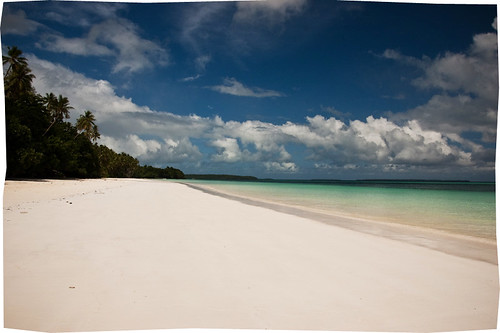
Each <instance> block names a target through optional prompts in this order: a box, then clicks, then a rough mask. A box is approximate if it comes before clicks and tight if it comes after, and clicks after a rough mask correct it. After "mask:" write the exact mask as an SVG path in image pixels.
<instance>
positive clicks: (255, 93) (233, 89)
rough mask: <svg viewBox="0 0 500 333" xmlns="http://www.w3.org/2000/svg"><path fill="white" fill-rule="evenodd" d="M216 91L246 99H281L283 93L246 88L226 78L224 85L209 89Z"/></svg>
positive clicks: (233, 79)
mask: <svg viewBox="0 0 500 333" xmlns="http://www.w3.org/2000/svg"><path fill="white" fill-rule="evenodd" d="M208 88H210V89H212V90H214V91H217V92H220V93H221V94H228V95H234V96H244V97H257V98H264V97H281V96H283V94H282V93H280V92H278V91H274V90H266V89H262V88H258V87H253V88H250V87H246V86H245V85H243V84H242V83H241V82H238V81H237V80H236V79H235V78H225V79H224V83H223V84H221V85H217V86H211V87H208Z"/></svg>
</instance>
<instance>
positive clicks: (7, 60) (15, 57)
mask: <svg viewBox="0 0 500 333" xmlns="http://www.w3.org/2000/svg"><path fill="white" fill-rule="evenodd" d="M8 50H9V51H8V52H7V56H2V63H3V64H4V65H5V64H9V67H8V68H7V71H6V72H5V74H4V78H5V77H7V76H8V75H9V74H10V72H11V71H12V70H16V69H17V68H19V67H28V60H27V59H26V58H25V57H21V54H23V51H21V50H19V49H18V48H17V46H13V47H12V48H11V47H10V46H9V47H8Z"/></svg>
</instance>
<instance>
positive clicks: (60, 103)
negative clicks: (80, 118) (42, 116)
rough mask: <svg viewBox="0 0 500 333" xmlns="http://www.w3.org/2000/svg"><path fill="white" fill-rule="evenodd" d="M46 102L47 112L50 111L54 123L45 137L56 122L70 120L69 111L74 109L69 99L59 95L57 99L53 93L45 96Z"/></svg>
mask: <svg viewBox="0 0 500 333" xmlns="http://www.w3.org/2000/svg"><path fill="white" fill-rule="evenodd" d="M44 101H45V104H46V106H47V111H49V114H50V116H51V118H52V122H51V123H50V126H49V127H48V128H47V129H46V130H45V133H43V135H45V134H47V132H48V131H49V130H50V128H51V127H52V126H53V125H54V124H55V123H56V122H58V121H62V120H63V119H64V118H66V119H67V118H69V110H70V109H72V108H73V107H71V106H70V105H69V100H68V98H67V97H63V96H62V95H59V97H58V98H56V96H55V95H54V94H53V93H50V94H47V95H46V96H45V98H44Z"/></svg>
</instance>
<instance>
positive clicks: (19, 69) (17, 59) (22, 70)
mask: <svg viewBox="0 0 500 333" xmlns="http://www.w3.org/2000/svg"><path fill="white" fill-rule="evenodd" d="M22 53H23V52H22V51H21V50H19V49H18V48H17V47H15V46H14V47H12V48H10V47H9V51H8V53H7V54H8V56H2V60H3V64H4V65H6V64H8V65H9V66H8V68H7V70H6V72H5V75H4V83H5V96H6V97H13V98H18V97H19V96H21V95H22V94H24V93H34V89H33V86H32V85H31V82H32V81H33V79H34V78H35V75H33V74H32V73H31V69H30V68H29V67H28V61H27V60H26V58H24V57H21V54H22Z"/></svg>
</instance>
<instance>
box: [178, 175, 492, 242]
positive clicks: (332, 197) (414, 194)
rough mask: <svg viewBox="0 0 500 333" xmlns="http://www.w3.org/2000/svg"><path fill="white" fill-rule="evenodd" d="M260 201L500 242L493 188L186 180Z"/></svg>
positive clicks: (465, 184)
mask: <svg viewBox="0 0 500 333" xmlns="http://www.w3.org/2000/svg"><path fill="white" fill-rule="evenodd" d="M182 182H184V183H187V184H192V185H195V186H201V187H204V188H209V189H212V190H215V191H220V192H224V193H226V194H230V195H234V196H239V197H245V198H250V199H253V200H257V201H259V200H260V201H266V202H272V203H275V204H281V205H287V206H294V207H298V208H303V209H304V210H309V211H311V210H313V211H315V212H321V213H325V214H329V215H334V216H341V217H353V218H357V219H363V220H368V221H370V220H371V221H380V222H385V223H399V224H403V225H410V226H416V227H423V228H430V229H435V230H440V231H445V232H448V233H454V234H459V235H464V236H472V237H478V238H483V239H487V240H495V239H496V209H495V207H496V206H495V205H496V200H495V183H493V182H453V181H393V180H361V181H359V180H358V181H337V180H308V181H305V180H300V181H299V180H260V181H226V180H224V181H222V180H217V181H214V180H182Z"/></svg>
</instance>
